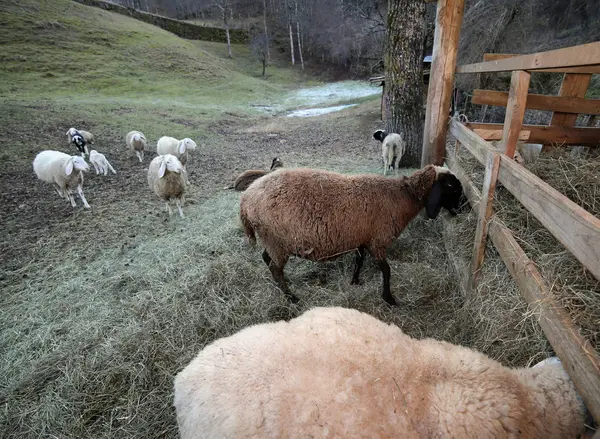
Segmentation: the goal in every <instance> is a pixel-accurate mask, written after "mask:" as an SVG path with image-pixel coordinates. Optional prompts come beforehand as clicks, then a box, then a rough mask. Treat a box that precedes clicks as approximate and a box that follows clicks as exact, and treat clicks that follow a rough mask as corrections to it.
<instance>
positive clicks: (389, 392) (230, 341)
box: [174, 308, 585, 439]
mask: <svg viewBox="0 0 600 439" xmlns="http://www.w3.org/2000/svg"><path fill="white" fill-rule="evenodd" d="M174 390H175V392H174V406H175V410H176V412H177V423H178V426H179V433H180V437H181V438H182V439H191V438H199V437H202V438H206V439H212V438H215V439H216V438H219V439H220V438H239V437H246V438H250V437H254V438H255V437H261V438H267V437H268V438H300V437H302V438H308V437H313V438H325V437H327V438H334V437H335V438H348V439H351V438H392V437H399V438H450V437H472V438H482V437H486V438H489V437H507V438H518V437H523V438H528V439H535V438H539V439H553V438H556V439H558V438H561V439H562V438H575V437H576V436H577V435H578V434H579V433H580V432H581V431H582V430H583V428H584V419H585V407H584V405H583V403H582V401H581V399H580V398H579V396H578V395H577V392H576V390H575V387H574V385H573V383H572V382H571V380H570V379H569V376H568V375H567V373H566V372H565V370H564V369H563V367H562V365H561V364H560V363H558V364H553V363H545V364H540V365H539V367H533V368H523V369H510V368H507V367H504V366H502V365H501V364H500V363H498V362H497V361H494V360H492V359H490V358H488V357H486V356H485V355H483V354H481V353H478V352H475V351H473V350H471V349H468V348H465V347H461V346H456V345H453V344H450V343H446V342H442V341H437V340H433V339H424V340H417V339H414V338H411V337H409V336H408V335H406V334H404V333H403V332H402V331H401V330H400V329H399V328H398V327H396V326H394V325H387V324H385V323H383V322H381V321H379V320H377V319H375V318H374V317H372V316H370V315H368V314H365V313H361V312H359V311H356V310H352V309H344V308H314V309H312V310H310V311H308V312H306V313H304V314H303V315H302V316H300V317H298V318H295V319H292V320H290V321H289V322H285V321H280V322H277V323H264V324H259V325H255V326H251V327H249V328H246V329H243V330H242V331H240V332H238V333H236V334H234V335H232V336H229V337H226V338H221V339H219V340H216V341H215V342H213V343H212V344H210V345H208V346H206V347H205V348H204V349H203V350H202V351H201V352H200V353H199V355H198V356H197V357H196V358H194V359H193V360H192V361H191V362H190V363H189V364H188V365H187V366H186V367H185V368H184V369H183V370H182V371H181V372H180V373H179V374H178V375H177V376H176V378H175V385H174Z"/></svg>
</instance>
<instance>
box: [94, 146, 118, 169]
mask: <svg viewBox="0 0 600 439" xmlns="http://www.w3.org/2000/svg"><path fill="white" fill-rule="evenodd" d="M90 163H91V164H92V165H93V166H94V169H95V170H96V175H98V174H104V175H107V174H108V171H109V170H110V171H111V172H112V173H113V174H116V173H117V171H115V168H113V167H112V166H111V164H110V163H109V162H108V160H107V159H106V157H105V156H104V154H101V153H99V152H98V151H96V150H95V149H92V150H91V151H90Z"/></svg>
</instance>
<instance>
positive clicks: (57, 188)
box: [54, 183, 65, 198]
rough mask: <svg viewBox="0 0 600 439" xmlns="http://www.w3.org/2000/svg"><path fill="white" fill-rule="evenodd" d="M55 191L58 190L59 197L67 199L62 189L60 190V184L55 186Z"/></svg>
mask: <svg viewBox="0 0 600 439" xmlns="http://www.w3.org/2000/svg"><path fill="white" fill-rule="evenodd" d="M54 189H56V192H57V193H58V195H59V196H60V198H65V195H64V194H63V193H62V189H61V188H60V186H59V185H58V184H56V183H55V184H54Z"/></svg>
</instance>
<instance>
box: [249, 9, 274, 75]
mask: <svg viewBox="0 0 600 439" xmlns="http://www.w3.org/2000/svg"><path fill="white" fill-rule="evenodd" d="M249 22H250V20H248V23H249ZM263 23H264V25H265V45H266V48H267V61H271V49H269V32H268V31H267V0H263ZM248 26H249V25H248ZM263 76H265V75H264V73H263Z"/></svg>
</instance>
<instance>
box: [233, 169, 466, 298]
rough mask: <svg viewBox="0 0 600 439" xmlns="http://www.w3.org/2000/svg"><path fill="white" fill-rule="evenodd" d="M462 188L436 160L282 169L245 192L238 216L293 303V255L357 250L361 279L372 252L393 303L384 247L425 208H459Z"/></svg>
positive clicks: (315, 256)
mask: <svg viewBox="0 0 600 439" xmlns="http://www.w3.org/2000/svg"><path fill="white" fill-rule="evenodd" d="M461 195H462V186H461V184H460V181H459V180H458V179H457V178H456V177H455V176H454V174H452V173H451V172H450V170H449V169H446V168H442V167H439V166H433V165H428V166H426V167H425V168H424V169H422V170H419V171H417V172H415V173H414V174H412V175H411V176H409V177H400V178H387V177H383V176H379V175H343V174H338V173H335V172H328V171H322V170H316V169H278V170H276V171H274V172H272V173H270V174H267V175H265V176H264V177H261V178H259V179H258V180H256V181H255V182H254V183H253V184H251V185H250V187H249V188H248V189H247V190H246V192H245V193H244V194H243V195H242V197H241V199H240V219H241V222H242V225H243V227H244V232H245V234H246V236H247V237H248V238H249V240H250V243H251V244H254V243H255V242H256V235H258V236H259V237H260V240H261V242H262V244H263V245H264V247H265V250H264V252H263V256H262V257H263V260H264V261H265V263H266V264H267V265H268V267H269V270H270V271H271V274H272V275H273V277H274V279H275V280H276V281H277V283H278V284H279V286H280V288H281V289H282V290H283V292H284V293H285V294H286V295H287V296H288V297H289V298H290V299H291V300H292V301H293V302H296V301H297V300H298V299H297V297H296V296H294V295H293V294H291V293H290V291H289V288H288V286H287V282H286V280H285V278H284V275H283V268H284V266H285V264H286V263H287V261H288V259H289V257H290V255H296V256H300V257H302V258H305V259H310V260H313V261H326V260H330V259H334V258H336V257H338V256H340V255H342V254H344V253H348V252H353V251H355V252H356V267H355V270H354V275H353V276H352V284H357V283H359V275H360V270H361V267H362V264H363V260H364V256H365V252H366V251H368V252H369V253H370V254H371V256H373V257H374V258H375V259H376V260H377V263H378V265H379V268H380V269H381V271H382V273H383V298H384V299H385V301H386V302H388V303H390V304H392V305H395V304H396V301H395V300H394V298H393V296H392V294H391V292H390V266H389V265H388V263H387V261H386V251H387V248H388V247H389V245H390V244H391V243H392V241H393V240H394V238H396V237H398V235H400V233H401V232H402V230H404V228H405V227H406V226H407V225H408V223H409V222H410V221H411V220H412V219H413V218H414V217H415V216H417V214H418V213H419V211H420V210H421V209H423V208H424V207H425V208H426V210H427V214H428V216H429V217H430V218H432V219H433V218H436V217H437V215H438V214H439V212H440V210H441V209H442V207H444V208H446V209H447V210H449V211H450V213H451V214H453V215H456V213H457V209H458V208H459V205H460V201H461Z"/></svg>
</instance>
